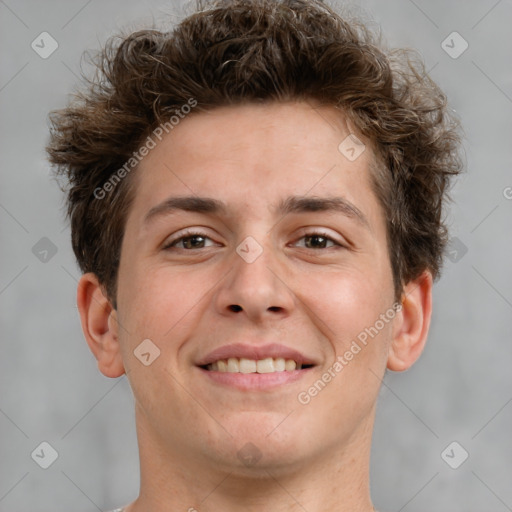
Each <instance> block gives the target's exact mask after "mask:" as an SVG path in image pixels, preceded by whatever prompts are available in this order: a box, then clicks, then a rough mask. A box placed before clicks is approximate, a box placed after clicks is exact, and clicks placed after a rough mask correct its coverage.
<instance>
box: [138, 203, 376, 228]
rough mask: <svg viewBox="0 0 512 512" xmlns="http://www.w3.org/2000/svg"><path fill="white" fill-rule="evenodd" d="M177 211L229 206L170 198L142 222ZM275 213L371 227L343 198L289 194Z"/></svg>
mask: <svg viewBox="0 0 512 512" xmlns="http://www.w3.org/2000/svg"><path fill="white" fill-rule="evenodd" d="M176 210H182V211H187V212H196V213H209V214H214V215H215V214H217V215H218V214H221V213H224V214H225V213H226V212H227V211H228V207H227V205H226V203H224V202H223V201H219V200H218V199H213V198H211V197H198V196H181V197H169V198H168V199H166V200H165V201H163V202H161V203H159V204H157V205H156V206H154V207H153V208H151V209H150V210H149V212H148V213H147V214H146V216H145V217H144V224H145V225H146V224H149V223H150V222H151V221H152V220H153V219H155V218H157V217H161V216H163V215H166V214H169V213H172V212H174V211H176ZM276 212H277V214H280V215H282V216H285V215H288V214H290V213H308V212H327V213H329V212H338V213H342V214H343V215H345V216H346V217H349V218H351V219H354V220H356V221H358V222H359V223H360V224H361V225H363V226H366V227H367V228H370V223H369V222H368V219H367V218H366V217H365V215H364V214H363V212H361V210H360V209H359V208H357V207H356V206H355V205H354V204H352V203H351V202H350V201H348V200H347V199H345V198H343V197H306V196H290V197H288V198H286V199H285V200H283V201H281V202H280V203H279V205H278V207H277V209H276Z"/></svg>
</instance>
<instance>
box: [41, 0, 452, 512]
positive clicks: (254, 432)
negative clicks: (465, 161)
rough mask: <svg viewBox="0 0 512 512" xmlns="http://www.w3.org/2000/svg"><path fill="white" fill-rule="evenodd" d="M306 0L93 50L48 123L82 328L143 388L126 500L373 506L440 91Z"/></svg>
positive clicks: (234, 3)
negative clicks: (375, 459)
mask: <svg viewBox="0 0 512 512" xmlns="http://www.w3.org/2000/svg"><path fill="white" fill-rule="evenodd" d="M406 57H407V55H405V56H403V55H402V56H401V54H397V53H394V54H389V55H387V54H385V53H384V52H383V50H381V49H379V48H378V47H377V46H376V45H375V43H374V42H373V39H372V35H371V34H370V33H369V32H368V31H367V30H366V29H365V28H364V26H362V25H361V24H357V23H356V22H354V21H350V22H348V21H346V20H344V19H342V18H341V17H340V16H339V15H338V14H336V13H335V12H333V11H332V10H331V9H330V8H328V7H327V6H325V5H324V4H323V3H321V2H319V1H306V0H285V1H277V0H230V1H217V2H213V3H210V4H206V5H204V6H201V7H200V8H199V9H198V11H197V12H196V13H195V14H193V15H191V16H190V17H188V18H187V19H185V20H184V21H182V22H181V23H180V24H179V25H178V26H177V27H175V29H174V30H173V31H171V32H159V31H156V30H145V31H140V32H137V33H134V34H130V35H128V36H127V37H125V38H124V39H123V40H122V41H121V42H118V43H116V42H114V41H112V42H110V43H109V44H108V45H107V47H106V48H105V50H104V51H103V53H102V56H101V59H100V61H99V62H98V66H99V68H100V69H101V74H100V75H99V76H98V78H97V81H96V82H93V83H92V86H91V88H90V89H89V90H87V91H85V92H84V93H83V94H82V95H81V96H80V97H78V98H77V99H76V100H75V101H74V102H73V103H72V104H71V105H69V106H68V107H67V108H66V109H63V110H61V111H58V112H56V113H54V114H53V115H52V122H53V130H52V140H51V142H50V145H49V154H50V158H51V161H52V162H53V163H54V164H56V166H57V169H58V172H59V173H61V174H64V175H65V176H66V177H67V178H68V180H69V184H70V186H69V190H68V212H69V215H70V218H71V228H72V242H73V248H74V251H75V254H76V257H77V259H78V262H79V264H80V267H81V269H82V271H83V276H82V278H81V280H80V283H79V286H78V295H77V300H78V307H79V311H80V316H81V321H82V328H83V331H84V334H85V337H86V340H87V342H88V344H89V347H90V348H91V350H92V352H93V353H94V355H95V357H96V359H97V360H98V366H99V369H100V371H101V372H102V373H103V374H104V375H106V376H109V377H119V376H121V375H123V374H124V373H126V374H127V377H128V379H129V381H130V384H131V387H132V390H133V393H134V397H135V403H136V411H135V412H136V425H137V433H138V442H139V451H140V467H141V486H140V495H139V497H138V498H137V499H136V500H135V501H134V502H133V503H131V504H130V505H128V506H126V507H125V508H124V509H123V510H124V511H125V512H142V511H151V512H163V511H169V510H173V511H179V510H183V511H186V510H188V511H193V510H198V511H218V510H222V511H226V512H230V511H235V510H240V509H243V510H250V511H254V512H256V511H267V510H272V511H299V510H307V511H308V512H320V511H322V512H327V511H350V512H368V511H371V510H374V508H373V505H372V502H371V498H370V492H369V476H368V475H369V453H370V446H371V435H372V427H373V421H374V415H375V406H376V399H377V395H378V391H379V387H380V383H381V379H382V378H383V376H384V373H385V371H386V369H390V370H393V371H403V370H406V369H408V368H409V367H410V366H411V365H412V364H413V363H414V362H415V361H416V360H417V359H418V357H419V356H420V354H421V352H422V350H423V347H424V344H425V341H426V338H427V333H428V329H429V322H430V315H431V308H432V305H431V301H432V282H433V279H434V278H435V277H436V276H437V275H438V272H439V269H440V264H441V256H442V251H443V248H444V244H445V241H446V230H445V227H444V225H443V222H442V209H443V204H444V199H445V195H446V189H447V186H448V182H449V179H450V177H451V176H452V175H455V174H457V173H458V172H459V170H460V162H459V159H458V156H457V145H458V136H457V126H456V123H455V122H454V121H453V120H452V119H451V118H450V117H449V116H448V114H447V109H446V101H445V97H444V96H443V94H442V92H441V91H440V90H439V89H438V87H437V86H436V85H435V84H434V83H433V82H432V81H431V80H430V79H429V78H428V76H427V75H426V74H425V73H424V70H423V68H422V67H421V64H418V63H416V64H413V63H411V62H410V61H409V60H407V58H406Z"/></svg>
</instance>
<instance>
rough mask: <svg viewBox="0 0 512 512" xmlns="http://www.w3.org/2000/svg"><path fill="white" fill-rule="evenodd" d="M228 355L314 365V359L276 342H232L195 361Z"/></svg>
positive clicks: (209, 362) (211, 361)
mask: <svg viewBox="0 0 512 512" xmlns="http://www.w3.org/2000/svg"><path fill="white" fill-rule="evenodd" d="M230 357H236V358H245V359H255V360H260V359H266V358H267V357H272V358H279V357H282V358H283V359H293V360H294V361H295V362H296V363H297V364H301V365H303V366H304V365H315V364H316V363H315V361H314V360H313V359H311V358H309V357H307V356H306V355H304V354H302V353H301V352H299V351H298V350H296V349H293V348H290V347H286V346H285V345H280V344H278V343H270V344H268V345H244V344H241V343H234V344H230V345H224V346H222V347H219V348H216V349H215V350H213V351H212V352H210V353H209V354H207V355H205V356H204V357H202V358H200V359H199V361H198V362H197V363H196V364H197V366H205V365H208V364H211V363H214V362H215V361H219V360H221V359H229V358H230Z"/></svg>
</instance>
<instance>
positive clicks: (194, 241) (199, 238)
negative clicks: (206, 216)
mask: <svg viewBox="0 0 512 512" xmlns="http://www.w3.org/2000/svg"><path fill="white" fill-rule="evenodd" d="M214 245H218V244H217V243H216V242H214V241H213V240H212V239H211V238H209V237H207V236H206V235H205V234H203V233H186V234H185V235H184V236H181V237H180V238H177V239H175V240H172V241H171V242H169V243H168V244H166V245H165V247H164V249H171V248H177V249H187V250H191V249H203V248H204V247H211V246H214Z"/></svg>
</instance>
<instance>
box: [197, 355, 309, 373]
mask: <svg viewBox="0 0 512 512" xmlns="http://www.w3.org/2000/svg"><path fill="white" fill-rule="evenodd" d="M310 366H312V365H302V364H301V363H297V362H296V361H294V360H293V359H285V358H283V357H276V358H274V357H266V358H265V359H257V360H256V359H247V358H244V357H241V358H238V357H230V358H229V359H219V360H218V361H214V362H213V363H210V364H208V365H205V366H203V368H204V369H205V370H208V371H210V372H220V373H246V374H247V373H275V372H284V371H288V372H291V371H294V370H300V369H302V368H309V367H310Z"/></svg>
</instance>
